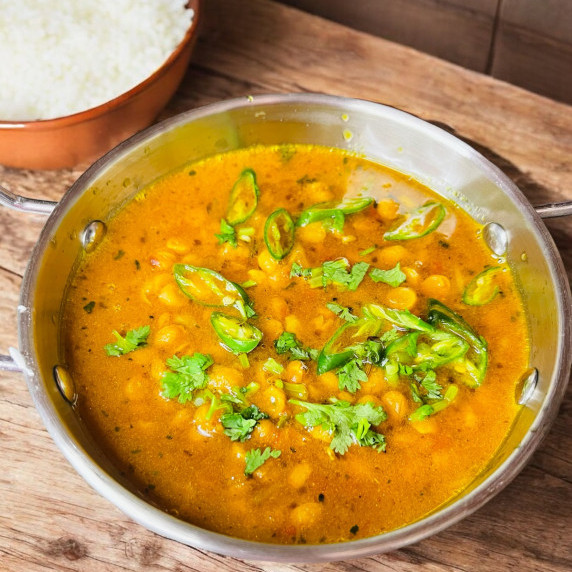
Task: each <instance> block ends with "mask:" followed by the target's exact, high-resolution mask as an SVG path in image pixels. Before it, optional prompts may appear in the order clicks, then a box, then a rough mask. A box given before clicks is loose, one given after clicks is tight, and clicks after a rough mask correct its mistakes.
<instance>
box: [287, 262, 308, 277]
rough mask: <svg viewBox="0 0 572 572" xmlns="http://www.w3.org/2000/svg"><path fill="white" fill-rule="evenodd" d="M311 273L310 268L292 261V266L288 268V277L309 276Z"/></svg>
mask: <svg viewBox="0 0 572 572" xmlns="http://www.w3.org/2000/svg"><path fill="white" fill-rule="evenodd" d="M311 274H312V269H311V268H304V267H303V266H302V265H301V264H298V263H297V262H292V268H291V269H290V278H296V277H299V276H301V277H302V278H309V277H310V276H311Z"/></svg>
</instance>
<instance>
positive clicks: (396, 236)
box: [383, 201, 447, 240]
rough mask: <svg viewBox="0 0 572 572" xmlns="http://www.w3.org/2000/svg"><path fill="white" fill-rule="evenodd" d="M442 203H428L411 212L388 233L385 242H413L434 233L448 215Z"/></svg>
mask: <svg viewBox="0 0 572 572" xmlns="http://www.w3.org/2000/svg"><path fill="white" fill-rule="evenodd" d="M446 212H447V211H446V210H445V207H444V206H443V205H442V204H441V203H437V202H433V201H431V202H428V203H425V204H424V205H423V206H421V207H419V208H417V209H415V210H413V211H411V212H410V213H409V214H408V215H407V216H406V218H405V220H404V221H403V222H401V223H400V224H399V225H398V226H397V227H395V228H393V229H391V230H389V231H387V232H386V233H385V234H384V235H383V238H384V239H385V240H411V239H413V238H421V237H422V236H425V235H427V234H429V233H430V232H433V231H434V230H435V229H436V228H437V227H438V226H439V225H440V224H441V222H443V219H444V218H445V214H446Z"/></svg>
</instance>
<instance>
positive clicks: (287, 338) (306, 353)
mask: <svg viewBox="0 0 572 572" xmlns="http://www.w3.org/2000/svg"><path fill="white" fill-rule="evenodd" d="M274 347H275V348H276V353H278V354H285V353H290V357H291V359H299V360H302V361H304V360H310V359H313V360H315V359H317V357H318V351H317V350H314V349H311V348H306V347H304V346H303V344H302V343H301V342H300V341H299V340H298V339H297V338H296V334H294V333H292V332H282V333H281V334H280V337H279V338H278V339H277V340H275V341H274Z"/></svg>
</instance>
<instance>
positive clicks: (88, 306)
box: [83, 300, 95, 314]
mask: <svg viewBox="0 0 572 572" xmlns="http://www.w3.org/2000/svg"><path fill="white" fill-rule="evenodd" d="M94 308H95V302H94V301H93V300H92V301H91V302H88V303H87V304H86V305H85V306H84V307H83V309H84V310H85V311H86V312H87V313H88V314H91V313H92V312H93V309H94Z"/></svg>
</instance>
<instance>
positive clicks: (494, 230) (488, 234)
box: [483, 222, 508, 256]
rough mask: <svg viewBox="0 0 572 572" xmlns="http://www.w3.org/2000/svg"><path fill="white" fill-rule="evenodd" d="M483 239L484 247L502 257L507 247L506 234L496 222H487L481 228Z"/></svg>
mask: <svg viewBox="0 0 572 572" xmlns="http://www.w3.org/2000/svg"><path fill="white" fill-rule="evenodd" d="M483 238H484V240H485V243H486V245H487V246H488V247H489V248H490V249H491V250H492V251H493V252H494V253H495V254H498V256H504V255H505V254H506V249H507V247H508V234H507V232H506V230H505V229H504V228H503V227H502V226H501V225H500V224H498V223H496V222H489V223H487V224H486V225H485V227H484V228H483Z"/></svg>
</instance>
